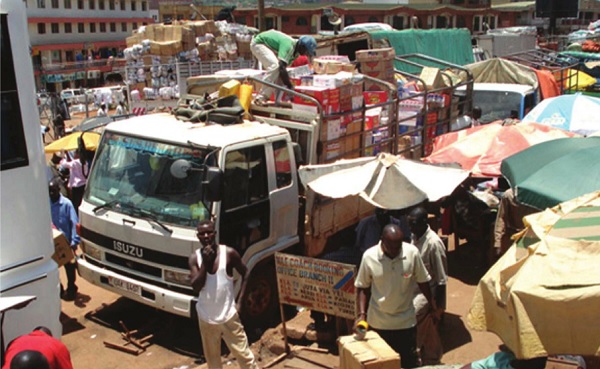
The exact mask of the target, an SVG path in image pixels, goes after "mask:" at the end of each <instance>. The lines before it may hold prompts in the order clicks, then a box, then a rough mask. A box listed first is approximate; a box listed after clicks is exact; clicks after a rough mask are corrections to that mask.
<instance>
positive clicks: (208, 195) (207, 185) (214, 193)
mask: <svg viewBox="0 0 600 369" xmlns="http://www.w3.org/2000/svg"><path fill="white" fill-rule="evenodd" d="M222 178H223V172H221V170H220V169H219V168H214V167H206V168H205V171H204V180H203V181H202V193H203V195H204V200H205V201H210V202H215V201H221V198H222V197H223V193H222V190H221V183H222Z"/></svg>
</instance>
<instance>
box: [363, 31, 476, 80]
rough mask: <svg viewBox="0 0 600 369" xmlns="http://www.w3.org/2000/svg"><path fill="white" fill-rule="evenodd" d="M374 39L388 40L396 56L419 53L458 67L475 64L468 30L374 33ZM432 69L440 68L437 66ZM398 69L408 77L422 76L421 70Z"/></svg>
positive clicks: (399, 66)
mask: <svg viewBox="0 0 600 369" xmlns="http://www.w3.org/2000/svg"><path fill="white" fill-rule="evenodd" d="M371 36H372V38H373V40H381V39H387V40H388V41H389V42H390V46H391V47H393V48H394V51H395V52H396V55H405V54H417V53H418V54H424V55H427V56H431V57H434V58H437V59H441V60H444V61H446V62H449V63H453V64H458V65H465V64H470V63H473V61H474V59H473V46H472V45H471V33H470V32H469V30H468V29H466V28H456V29H428V30H424V29H407V30H403V31H396V30H394V31H374V32H371ZM423 64H427V62H423ZM430 66H432V67H437V68H439V67H440V66H439V65H436V64H434V63H432V64H431V65H430ZM396 68H397V69H398V70H401V71H403V72H407V73H417V74H418V73H420V69H419V70H418V69H417V68H415V67H411V66H409V65H407V64H405V63H400V62H396Z"/></svg>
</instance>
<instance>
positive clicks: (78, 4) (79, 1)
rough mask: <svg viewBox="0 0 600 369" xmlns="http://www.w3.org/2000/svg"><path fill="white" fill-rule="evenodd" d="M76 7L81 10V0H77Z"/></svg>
mask: <svg viewBox="0 0 600 369" xmlns="http://www.w3.org/2000/svg"><path fill="white" fill-rule="evenodd" d="M77 9H79V10H83V0H77Z"/></svg>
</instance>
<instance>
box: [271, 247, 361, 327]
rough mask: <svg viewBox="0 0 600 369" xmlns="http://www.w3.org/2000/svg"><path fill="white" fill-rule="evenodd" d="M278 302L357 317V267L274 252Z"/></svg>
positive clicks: (348, 317) (336, 314)
mask: <svg viewBox="0 0 600 369" xmlns="http://www.w3.org/2000/svg"><path fill="white" fill-rule="evenodd" d="M275 270H276V272H277V288H278V290H279V302H280V303H283V304H290V305H296V306H302V307H305V308H308V309H311V310H315V311H320V312H323V313H326V314H331V315H335V316H339V317H342V318H347V319H354V318H355V317H356V313H355V312H356V290H355V288H354V276H355V275H356V267H355V266H354V265H350V264H343V263H336V262H333V261H327V260H321V259H314V258H308V257H303V256H296V255H290V254H283V253H279V252H278V253H276V254H275Z"/></svg>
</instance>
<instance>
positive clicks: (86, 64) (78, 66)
mask: <svg viewBox="0 0 600 369" xmlns="http://www.w3.org/2000/svg"><path fill="white" fill-rule="evenodd" d="M124 66H125V59H100V60H91V61H90V60H82V61H76V62H66V63H49V64H43V65H40V64H36V65H34V67H33V68H34V69H35V71H38V72H45V73H52V72H57V73H58V72H64V71H70V70H84V69H85V70H90V69H98V68H102V67H113V68H115V67H124Z"/></svg>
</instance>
